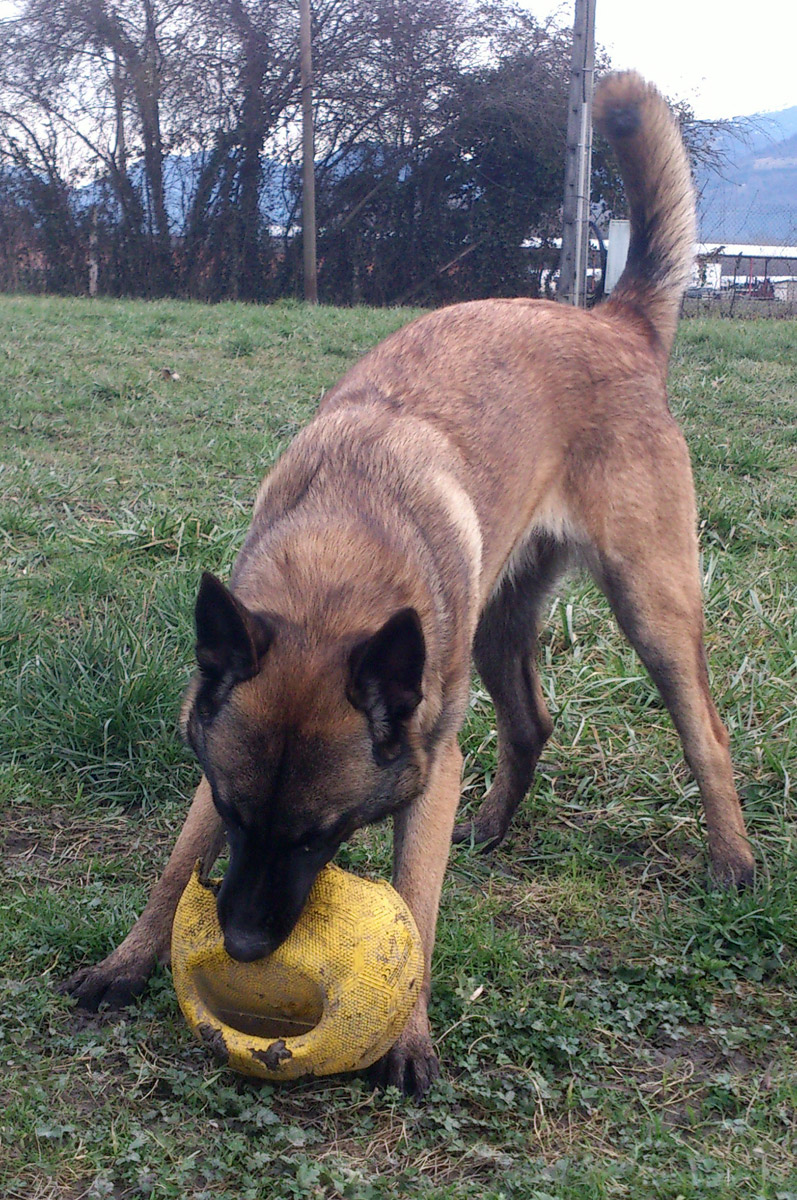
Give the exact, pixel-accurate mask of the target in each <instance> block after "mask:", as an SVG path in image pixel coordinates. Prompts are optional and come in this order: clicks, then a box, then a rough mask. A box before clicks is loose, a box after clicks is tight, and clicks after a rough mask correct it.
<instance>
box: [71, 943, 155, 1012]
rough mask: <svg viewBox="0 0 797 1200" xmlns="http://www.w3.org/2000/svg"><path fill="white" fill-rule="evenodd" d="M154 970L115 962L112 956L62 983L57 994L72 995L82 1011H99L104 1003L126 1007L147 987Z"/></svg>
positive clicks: (110, 1005)
mask: <svg viewBox="0 0 797 1200" xmlns="http://www.w3.org/2000/svg"><path fill="white" fill-rule="evenodd" d="M150 974H151V970H150V969H147V968H146V967H143V968H142V967H140V966H137V965H135V964H131V963H124V962H114V956H113V955H112V954H110V955H109V956H108V957H107V958H105V959H103V961H102V962H99V963H95V964H94V965H93V966H91V967H81V968H80V970H79V971H75V973H74V975H70V976H69V978H68V979H66V980H64V982H63V983H61V984H59V987H58V991H59V992H61V994H62V995H64V996H71V997H72V999H73V1000H76V1001H77V1004H78V1006H79V1007H80V1008H85V1009H88V1011H89V1012H96V1011H97V1009H98V1008H99V1007H100V1005H101V1004H104V1005H106V1006H107V1007H108V1008H126V1007H127V1005H128V1004H130V1003H131V1001H133V1000H134V999H135V998H136V996H139V995H140V994H141V993H142V992H143V991H144V988H145V987H146V986H147V981H148V980H149V977H150Z"/></svg>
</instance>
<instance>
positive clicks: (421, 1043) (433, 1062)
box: [368, 1034, 440, 1100]
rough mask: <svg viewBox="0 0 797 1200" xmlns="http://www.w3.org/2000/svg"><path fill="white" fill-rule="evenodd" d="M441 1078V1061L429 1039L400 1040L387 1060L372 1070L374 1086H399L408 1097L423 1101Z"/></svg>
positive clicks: (380, 1061)
mask: <svg viewBox="0 0 797 1200" xmlns="http://www.w3.org/2000/svg"><path fill="white" fill-rule="evenodd" d="M439 1075H440V1060H439V1059H438V1057H437V1055H436V1054H435V1052H434V1048H433V1046H432V1043H431V1040H430V1039H429V1038H428V1037H422V1036H420V1035H417V1034H416V1035H414V1036H412V1037H407V1038H404V1037H401V1038H399V1040H398V1041H397V1042H396V1044H395V1045H394V1046H393V1047H392V1049H390V1050H388V1052H387V1054H386V1055H385V1056H384V1058H380V1059H379V1061H378V1062H376V1063H374V1065H373V1066H372V1067H371V1068H370V1070H369V1072H368V1078H369V1080H370V1081H371V1083H372V1084H373V1086H374V1087H378V1088H388V1087H396V1088H398V1090H399V1091H400V1092H403V1093H404V1095H405V1096H411V1097H412V1098H413V1099H414V1100H420V1099H421V1098H422V1097H423V1096H424V1095H425V1094H426V1092H428V1090H429V1088H430V1087H431V1086H432V1084H433V1083H434V1081H435V1079H437V1078H438V1077H439Z"/></svg>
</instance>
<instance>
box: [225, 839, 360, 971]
mask: <svg viewBox="0 0 797 1200" xmlns="http://www.w3.org/2000/svg"><path fill="white" fill-rule="evenodd" d="M228 843H229V847H230V863H229V866H228V867H227V870H226V871H225V873H224V880H223V882H222V885H221V888H220V889H219V894H218V896H217V898H216V911H217V913H218V917H219V924H220V925H221V928H222V932H223V933H224V948H225V950H226V951H227V953H228V954H229V955H230V957H231V958H234V959H236V960H237V961H238V962H253V961H254V960H255V959H258V958H265V957H266V955H268V954H271V953H273V951H274V950H276V949H277V947H278V946H280V945H282V943H283V942H284V941H285V939H286V937H287V936H288V934H289V933H290V932H291V930H292V929H293V927H294V925H295V924H296V922H297V921H298V920H299V917H300V916H301V913H302V909H303V908H304V906H305V904H306V902H307V897H308V896H309V895H310V891H311V889H312V886H313V884H314V883H315V880H316V876H317V875H318V872H319V871H320V870H321V868H322V867H323V866H325V865H326V863H328V862H329V860H330V859H331V858H332V857H333V855H334V853H335V850H336V849H337V847H334V848H332V849H327V848H325V849H324V850H323V851H321V852H317V851H316V852H311V851H307V850H305V849H303V848H296V847H289V848H287V849H280V848H274V847H266V846H264V845H262V844H261V843H259V842H258V841H257V840H254V839H252V838H251V837H249V836H247V835H245V834H243V833H241V832H239V831H237V830H236V831H230V830H229V829H228Z"/></svg>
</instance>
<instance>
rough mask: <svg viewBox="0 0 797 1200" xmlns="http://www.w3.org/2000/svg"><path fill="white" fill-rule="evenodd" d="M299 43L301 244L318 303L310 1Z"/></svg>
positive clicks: (310, 295)
mask: <svg viewBox="0 0 797 1200" xmlns="http://www.w3.org/2000/svg"><path fill="white" fill-rule="evenodd" d="M299 44H300V48H301V87H302V242H303V245H304V298H305V300H306V301H307V303H308V304H318V272H317V269H316V253H315V244H316V234H315V162H314V159H315V145H314V142H315V139H314V137H313V58H312V50H311V41H310V0H299Z"/></svg>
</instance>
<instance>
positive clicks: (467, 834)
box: [451, 817, 508, 854]
mask: <svg viewBox="0 0 797 1200" xmlns="http://www.w3.org/2000/svg"><path fill="white" fill-rule="evenodd" d="M507 828H508V826H501V825H500V824H499V822H498V821H495V820H491V819H488V820H479V818H478V817H477V818H476V820H475V821H460V822H459V823H458V824H456V825H455V826H454V832H453V833H452V835H451V841H452V843H453V844H454V845H455V846H462V845H467V846H471V845H472V846H476V847H477V849H478V850H479V853H480V854H489V852H490V851H491V850H494V849H495V848H496V846H498V845H500V843H501V842H502V841H503V840H504V837H505V836H506V831H507Z"/></svg>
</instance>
